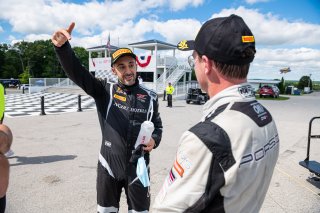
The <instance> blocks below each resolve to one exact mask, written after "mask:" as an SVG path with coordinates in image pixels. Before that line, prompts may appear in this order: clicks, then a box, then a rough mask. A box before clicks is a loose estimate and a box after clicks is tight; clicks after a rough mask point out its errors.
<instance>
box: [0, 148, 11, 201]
mask: <svg viewBox="0 0 320 213" xmlns="http://www.w3.org/2000/svg"><path fill="white" fill-rule="evenodd" d="M8 186H9V161H8V159H7V158H6V156H4V155H3V154H2V153H0V198H2V197H4V196H5V195H6V192H7V189H8Z"/></svg>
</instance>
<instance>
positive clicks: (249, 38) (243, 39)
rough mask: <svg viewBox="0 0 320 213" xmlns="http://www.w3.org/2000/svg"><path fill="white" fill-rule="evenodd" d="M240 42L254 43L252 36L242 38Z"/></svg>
mask: <svg viewBox="0 0 320 213" xmlns="http://www.w3.org/2000/svg"><path fill="white" fill-rule="evenodd" d="M242 42H243V43H251V42H254V37H253V36H242Z"/></svg>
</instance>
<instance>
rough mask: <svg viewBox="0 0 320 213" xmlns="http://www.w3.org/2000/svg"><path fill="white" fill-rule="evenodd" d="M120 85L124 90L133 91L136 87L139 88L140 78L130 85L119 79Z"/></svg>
mask: <svg viewBox="0 0 320 213" xmlns="http://www.w3.org/2000/svg"><path fill="white" fill-rule="evenodd" d="M118 85H119V87H120V88H121V89H122V90H124V91H125V92H131V91H133V90H134V89H136V88H138V85H139V80H138V79H136V81H135V82H134V84H132V85H130V86H128V85H125V84H123V83H122V82H121V81H119V80H118Z"/></svg>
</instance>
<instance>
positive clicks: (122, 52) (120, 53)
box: [112, 49, 132, 58]
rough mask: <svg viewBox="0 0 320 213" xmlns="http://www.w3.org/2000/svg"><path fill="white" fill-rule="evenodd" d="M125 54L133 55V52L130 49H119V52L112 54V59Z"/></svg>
mask: <svg viewBox="0 0 320 213" xmlns="http://www.w3.org/2000/svg"><path fill="white" fill-rule="evenodd" d="M125 53H131V54H132V51H131V50H129V49H119V50H117V51H115V52H114V53H113V54H112V58H117V57H118V56H119V55H122V54H125Z"/></svg>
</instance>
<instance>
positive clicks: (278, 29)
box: [212, 7, 320, 46]
mask: <svg viewBox="0 0 320 213" xmlns="http://www.w3.org/2000/svg"><path fill="white" fill-rule="evenodd" d="M230 14H236V15H239V16H241V17H242V18H243V19H244V20H245V22H246V23H247V25H248V26H249V27H250V29H251V31H252V32H253V34H254V36H255V38H256V42H257V45H270V46H272V45H304V46H305V45H307V46H311V45H319V44H320V39H319V38H320V25H316V24H309V23H305V22H302V21H294V22H289V21H287V20H286V19H281V18H279V17H278V16H276V15H273V14H271V13H268V14H262V13H260V12H259V11H258V10H253V9H246V8H244V7H239V8H237V9H224V10H222V11H221V12H220V13H215V14H213V15H212V18H215V17H221V16H229V15H230Z"/></svg>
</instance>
